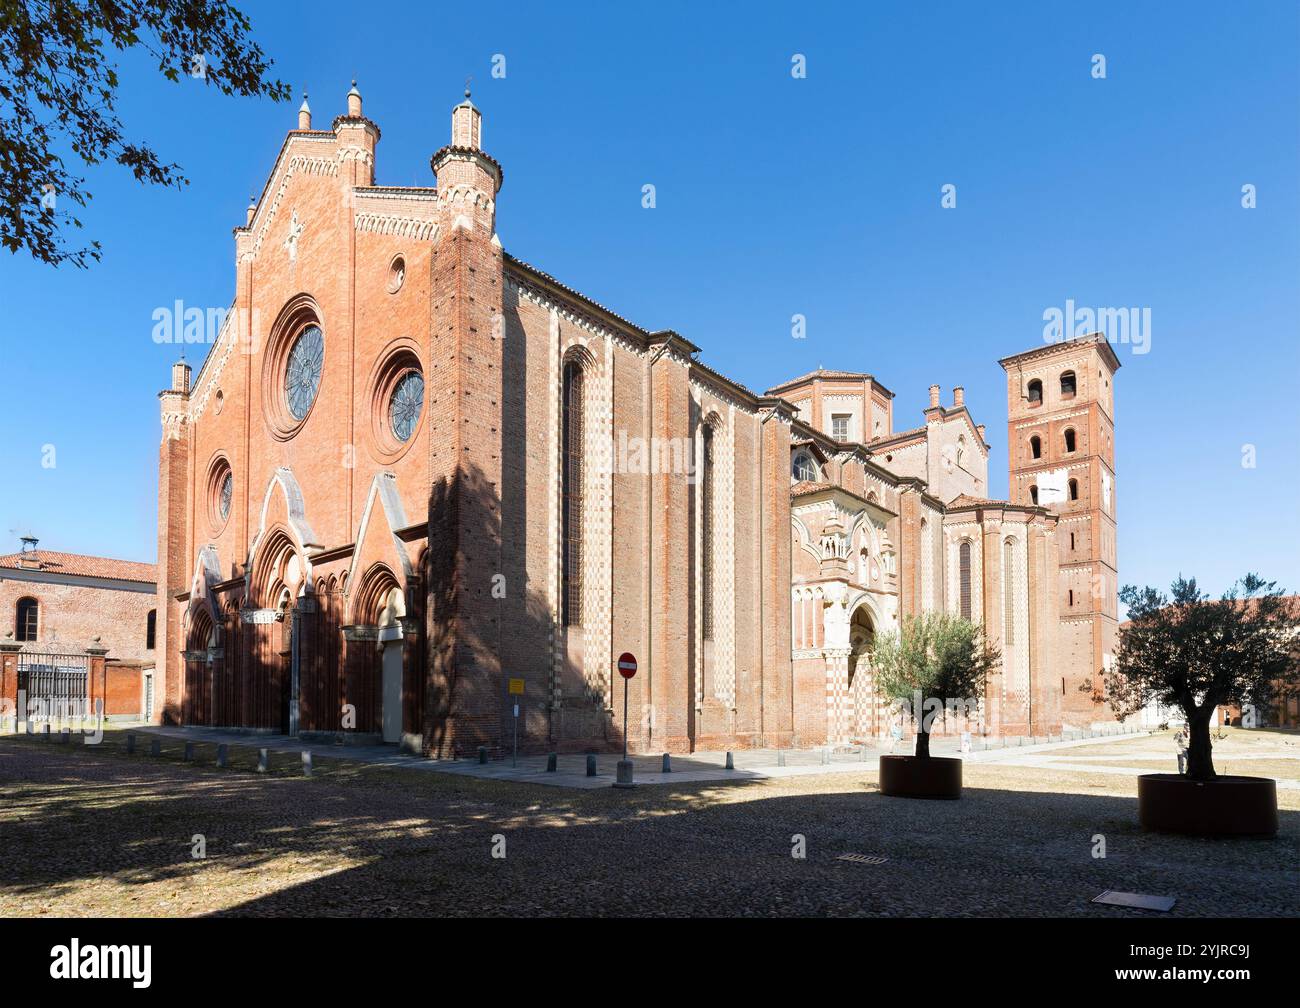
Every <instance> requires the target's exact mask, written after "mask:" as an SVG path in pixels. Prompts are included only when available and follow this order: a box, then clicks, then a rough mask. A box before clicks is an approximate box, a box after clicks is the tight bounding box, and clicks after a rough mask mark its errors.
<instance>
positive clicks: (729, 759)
mask: <svg viewBox="0 0 1300 1008" xmlns="http://www.w3.org/2000/svg"><path fill="white" fill-rule="evenodd" d="M727 769H728V770H735V769H736V761H735V759H734V758H733V757H732V755H731V752H730V751H728V752H727Z"/></svg>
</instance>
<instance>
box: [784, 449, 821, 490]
mask: <svg viewBox="0 0 1300 1008" xmlns="http://www.w3.org/2000/svg"><path fill="white" fill-rule="evenodd" d="M790 475H791V476H793V477H794V481H795V482H796V483H804V482H807V483H816V482H817V478H818V472H817V463H816V461H814V460H813V457H812V452H809V451H799V452H795V456H794V461H793V462H792V463H791V464H790Z"/></svg>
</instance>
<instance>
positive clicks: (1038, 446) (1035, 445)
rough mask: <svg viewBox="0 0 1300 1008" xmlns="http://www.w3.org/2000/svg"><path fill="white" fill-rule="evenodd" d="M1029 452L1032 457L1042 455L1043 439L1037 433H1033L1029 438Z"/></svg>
mask: <svg viewBox="0 0 1300 1008" xmlns="http://www.w3.org/2000/svg"><path fill="white" fill-rule="evenodd" d="M1029 453H1030V454H1031V455H1032V456H1033V457H1034V458H1042V457H1043V439H1042V438H1040V437H1039V436H1038V435H1037V434H1035V435H1034V436H1033V437H1031V438H1030V439H1029Z"/></svg>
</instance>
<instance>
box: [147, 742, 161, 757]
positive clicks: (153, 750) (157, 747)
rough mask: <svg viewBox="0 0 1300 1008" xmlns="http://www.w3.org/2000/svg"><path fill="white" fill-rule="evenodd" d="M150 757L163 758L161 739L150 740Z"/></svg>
mask: <svg viewBox="0 0 1300 1008" xmlns="http://www.w3.org/2000/svg"><path fill="white" fill-rule="evenodd" d="M149 755H150V756H161V755H162V740H161V739H156V738H155V739H150V740H149Z"/></svg>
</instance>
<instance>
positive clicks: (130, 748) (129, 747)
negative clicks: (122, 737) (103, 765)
mask: <svg viewBox="0 0 1300 1008" xmlns="http://www.w3.org/2000/svg"><path fill="white" fill-rule="evenodd" d="M126 754H127V755H128V756H132V755H134V754H135V732H127V733H126Z"/></svg>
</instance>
